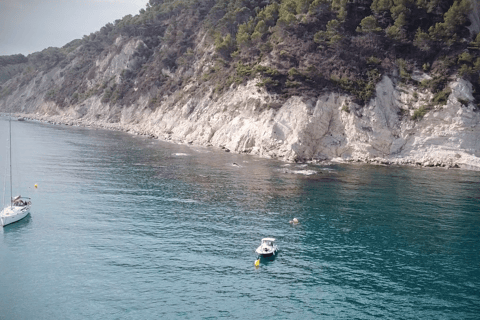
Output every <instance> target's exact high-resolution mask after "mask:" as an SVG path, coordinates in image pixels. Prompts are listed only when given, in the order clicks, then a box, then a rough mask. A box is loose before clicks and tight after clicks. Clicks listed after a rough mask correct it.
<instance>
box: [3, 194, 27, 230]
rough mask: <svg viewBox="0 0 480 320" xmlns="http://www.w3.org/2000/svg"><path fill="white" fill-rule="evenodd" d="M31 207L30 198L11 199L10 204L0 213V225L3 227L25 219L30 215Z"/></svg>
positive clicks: (18, 197)
mask: <svg viewBox="0 0 480 320" xmlns="http://www.w3.org/2000/svg"><path fill="white" fill-rule="evenodd" d="M31 206H32V202H31V201H30V198H22V196H17V197H15V198H13V199H12V201H11V204H10V205H9V206H7V207H5V208H4V209H3V210H2V212H0V224H1V225H2V227H4V226H6V225H8V224H10V223H14V222H17V221H18V220H21V219H23V218H25V217H26V216H27V215H28V214H29V213H30V207H31Z"/></svg>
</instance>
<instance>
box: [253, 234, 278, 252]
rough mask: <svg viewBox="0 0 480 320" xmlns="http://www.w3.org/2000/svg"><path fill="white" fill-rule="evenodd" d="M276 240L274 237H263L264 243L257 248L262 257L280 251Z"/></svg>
mask: <svg viewBox="0 0 480 320" xmlns="http://www.w3.org/2000/svg"><path fill="white" fill-rule="evenodd" d="M274 242H275V239H274V238H263V239H262V243H261V244H260V246H259V247H258V248H257V250H255V252H256V253H257V254H258V255H260V256H261V257H271V256H273V255H275V254H276V253H277V251H278V248H277V246H276V245H275V243H274Z"/></svg>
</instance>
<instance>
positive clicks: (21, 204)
mask: <svg viewBox="0 0 480 320" xmlns="http://www.w3.org/2000/svg"><path fill="white" fill-rule="evenodd" d="M8 122H9V133H10V149H9V150H10V152H9V153H10V205H8V206H6V207H5V208H3V210H2V212H0V224H1V225H2V227H5V226H6V225H8V224H10V223H14V222H17V221H18V220H21V219H23V218H25V217H26V216H27V215H28V214H29V213H30V207H31V206H32V202H31V201H30V198H22V196H17V197H15V198H14V197H12V117H10V118H9V121H8ZM4 199H5V198H4Z"/></svg>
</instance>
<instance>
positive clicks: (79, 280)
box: [0, 118, 480, 319]
mask: <svg viewBox="0 0 480 320" xmlns="http://www.w3.org/2000/svg"><path fill="white" fill-rule="evenodd" d="M12 124H13V130H14V138H13V142H14V153H13V156H14V160H15V164H14V193H15V194H18V193H21V194H22V195H23V196H30V197H31V198H32V202H33V207H32V211H31V212H32V213H31V215H30V216H29V217H27V218H26V219H24V220H22V221H21V222H19V223H16V224H12V225H9V226H7V227H5V228H3V230H0V319H217V318H228V319H253V318H254V319H377V318H383V319H478V318H479V315H480V290H479V287H480V257H479V254H480V250H479V249H480V173H477V172H470V171H457V170H444V169H419V168H401V167H378V166H368V165H329V166H326V165H295V164H291V165H287V164H285V163H282V162H278V161H275V160H266V159H260V158H257V157H252V156H242V155H235V154H230V153H225V152H222V151H220V150H218V149H214V148H202V147H195V146H184V145H175V144H170V143H167V142H160V141H157V140H152V139H147V138H144V137H138V136H131V135H128V134H125V133H119V132H108V131H102V130H93V129H85V128H74V127H67V126H52V125H47V124H41V123H36V122H17V121H15V122H13V123H12ZM7 128H8V127H7V122H6V121H5V119H3V118H0V173H1V180H0V183H1V185H0V187H2V191H3V186H4V180H5V178H6V175H5V172H4V168H5V155H6V150H7V147H6V145H7V133H8V132H7ZM35 184H38V189H35V188H34V185H35ZM2 196H3V194H2ZM6 198H8V195H7V197H6ZM294 217H296V218H298V219H299V221H300V223H299V224H298V225H291V224H290V223H289V220H291V219H293V218H294ZM267 236H268V237H275V238H276V239H277V242H278V246H279V248H280V252H279V254H278V256H277V257H276V258H275V259H274V260H272V261H262V263H261V264H260V267H259V268H255V266H254V261H255V259H256V255H255V252H254V251H255V248H256V247H257V246H258V245H259V242H260V239H261V238H262V237H267Z"/></svg>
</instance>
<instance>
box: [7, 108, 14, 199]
mask: <svg viewBox="0 0 480 320" xmlns="http://www.w3.org/2000/svg"><path fill="white" fill-rule="evenodd" d="M8 125H9V130H8V131H9V132H10V139H9V141H10V152H9V153H10V206H13V192H12V115H11V114H10V117H9V120H8Z"/></svg>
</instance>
